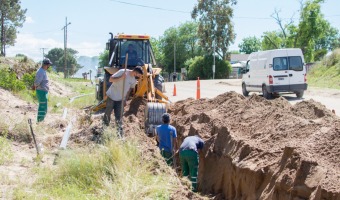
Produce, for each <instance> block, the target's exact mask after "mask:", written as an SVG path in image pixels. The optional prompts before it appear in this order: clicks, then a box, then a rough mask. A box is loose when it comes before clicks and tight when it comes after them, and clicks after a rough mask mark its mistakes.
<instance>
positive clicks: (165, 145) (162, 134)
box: [156, 113, 177, 166]
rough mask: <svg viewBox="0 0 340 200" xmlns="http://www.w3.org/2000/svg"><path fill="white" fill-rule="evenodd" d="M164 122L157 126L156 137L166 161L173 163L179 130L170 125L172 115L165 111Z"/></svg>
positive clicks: (169, 163)
mask: <svg viewBox="0 0 340 200" xmlns="http://www.w3.org/2000/svg"><path fill="white" fill-rule="evenodd" d="M162 122H163V124H161V125H159V126H157V127H156V139H157V141H158V143H159V149H160V150H161V154H162V156H163V158H164V159H165V160H166V163H167V164H168V165H170V166H172V165H173V156H174V155H175V149H177V131H176V128H175V127H173V126H171V125H170V115H169V114H168V113H164V114H163V115H162Z"/></svg>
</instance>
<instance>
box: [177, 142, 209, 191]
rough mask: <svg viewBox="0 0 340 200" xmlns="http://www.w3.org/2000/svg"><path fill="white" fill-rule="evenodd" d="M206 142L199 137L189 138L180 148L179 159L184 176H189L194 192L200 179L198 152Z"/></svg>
mask: <svg viewBox="0 0 340 200" xmlns="http://www.w3.org/2000/svg"><path fill="white" fill-rule="evenodd" d="M203 146H204V141H203V140H202V139H201V138H200V137H199V136H198V135H195V136H188V137H186V138H185V139H184V141H183V143H182V144H181V146H180V147H179V159H180V162H181V168H182V175H183V176H189V175H190V180H191V183H192V190H193V191H194V192H196V191H197V177H198V163H199V162H198V161H199V155H198V150H200V149H203Z"/></svg>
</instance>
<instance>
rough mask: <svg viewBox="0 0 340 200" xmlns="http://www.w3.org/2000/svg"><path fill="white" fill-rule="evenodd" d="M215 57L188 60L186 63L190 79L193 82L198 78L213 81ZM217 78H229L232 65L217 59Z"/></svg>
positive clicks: (197, 57) (198, 57)
mask: <svg viewBox="0 0 340 200" xmlns="http://www.w3.org/2000/svg"><path fill="white" fill-rule="evenodd" d="M213 59H214V58H213V56H212V55H207V56H196V57H195V58H192V59H189V60H187V62H186V63H185V64H186V65H188V66H189V70H188V78H189V79H191V80H193V79H196V78H197V77H200V79H211V78H212V77H213V71H212V63H213ZM215 70H216V71H215V78H216V79H222V78H228V77H229V74H230V72H231V70H232V69H231V65H230V63H229V62H228V61H225V60H222V59H220V58H216V69H215Z"/></svg>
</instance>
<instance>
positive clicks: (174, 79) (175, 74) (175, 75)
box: [172, 72, 177, 82]
mask: <svg viewBox="0 0 340 200" xmlns="http://www.w3.org/2000/svg"><path fill="white" fill-rule="evenodd" d="M172 80H173V82H176V80H177V72H174V73H173V74H172Z"/></svg>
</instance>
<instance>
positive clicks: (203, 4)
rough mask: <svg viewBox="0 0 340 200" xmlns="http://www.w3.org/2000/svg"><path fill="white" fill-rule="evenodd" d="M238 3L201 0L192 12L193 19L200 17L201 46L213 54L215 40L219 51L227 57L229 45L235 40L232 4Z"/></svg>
mask: <svg viewBox="0 0 340 200" xmlns="http://www.w3.org/2000/svg"><path fill="white" fill-rule="evenodd" d="M236 3H237V1H236V0H205V1H201V0H199V1H198V4H197V5H195V7H194V9H193V11H192V13H191V17H192V18H193V19H198V23H199V25H198V37H199V38H200V44H201V46H202V47H203V48H204V50H205V51H207V52H210V54H212V51H213V42H215V44H216V50H217V53H218V55H220V57H221V58H223V59H226V57H227V52H228V47H229V46H230V44H232V43H234V40H235V33H234V26H233V24H232V21H231V18H232V17H233V9H232V8H231V6H232V5H235V4H236Z"/></svg>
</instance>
